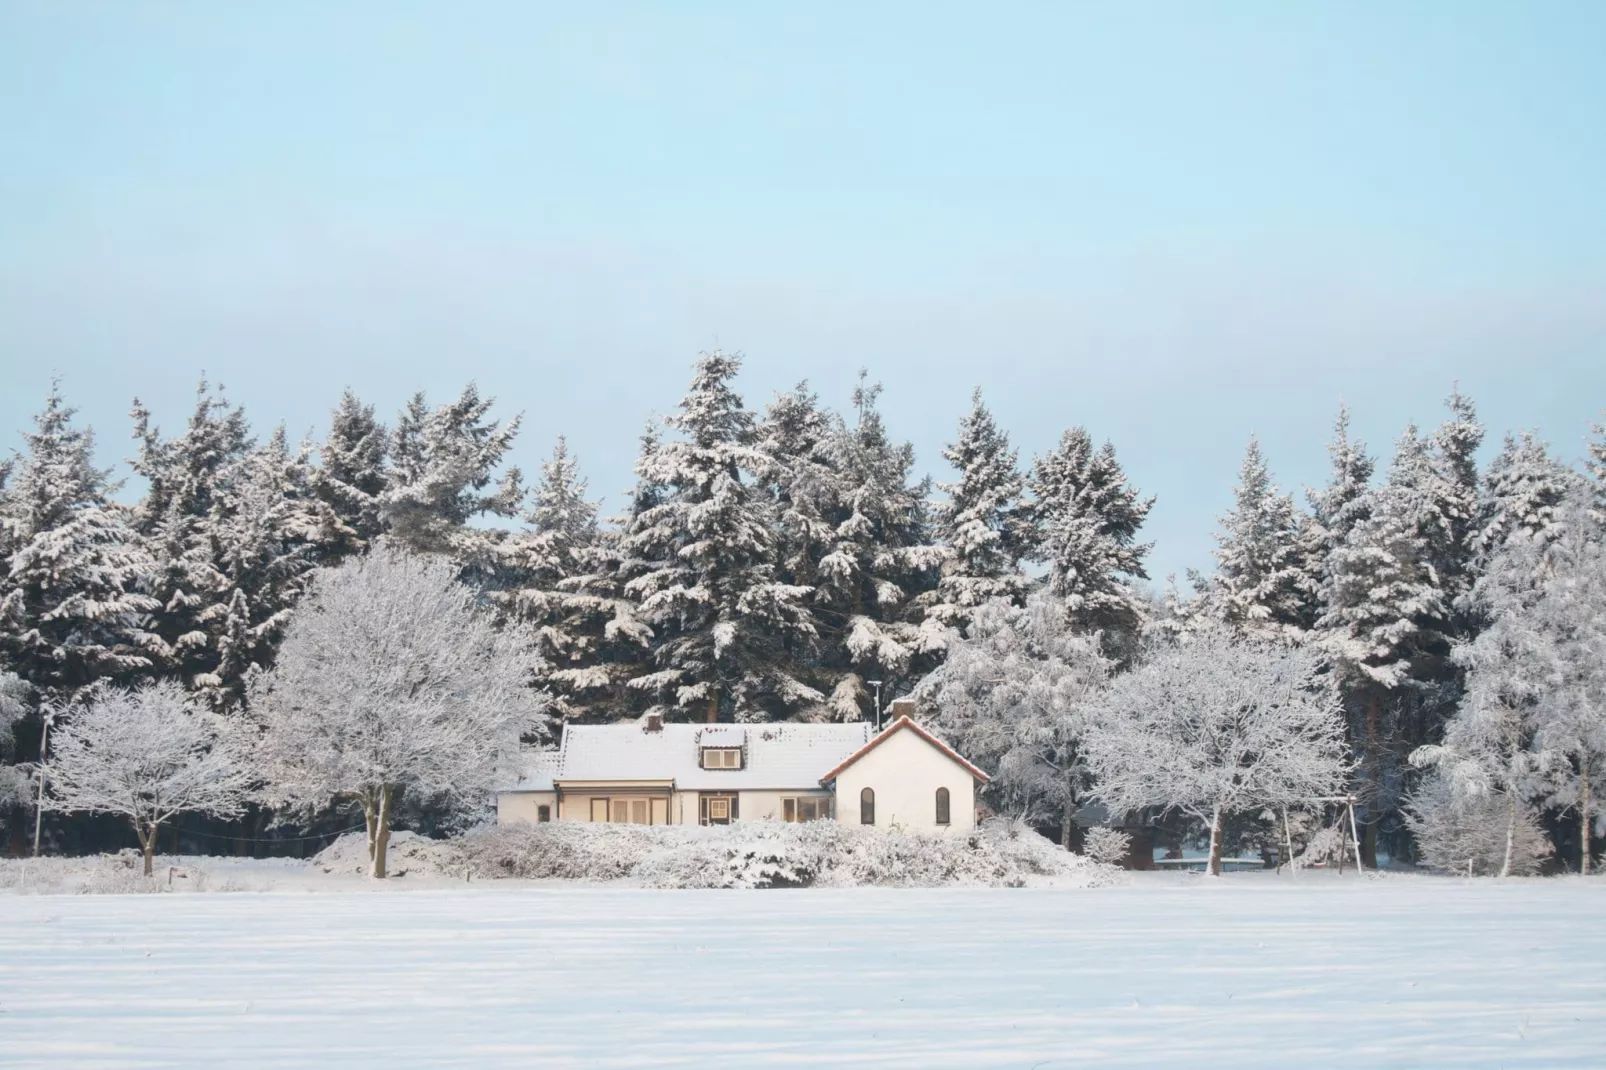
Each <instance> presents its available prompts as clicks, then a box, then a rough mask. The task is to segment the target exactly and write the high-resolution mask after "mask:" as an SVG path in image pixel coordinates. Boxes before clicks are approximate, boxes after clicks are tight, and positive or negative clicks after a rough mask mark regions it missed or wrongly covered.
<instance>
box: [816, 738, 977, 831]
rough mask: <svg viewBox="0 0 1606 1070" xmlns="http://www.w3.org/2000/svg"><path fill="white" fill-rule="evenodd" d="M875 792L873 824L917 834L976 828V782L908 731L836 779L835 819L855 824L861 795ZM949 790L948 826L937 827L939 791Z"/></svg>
mask: <svg viewBox="0 0 1606 1070" xmlns="http://www.w3.org/2000/svg"><path fill="white" fill-rule="evenodd" d="M865 788H871V789H873V790H874V791H875V823H876V824H877V825H879V826H881V827H883V828H886V827H888V826H890V825H893V824H898V825H902V826H903V827H904V828H907V829H916V830H919V831H921V832H937V831H943V830H945V829H946V830H947V831H952V832H958V833H965V832H969V831H970V830H971V829H973V828H975V827H976V781H975V778H974V777H973V776H972V775H971V773H970V770H968V769H966V768H965V767H964V766H962V765H960V764H959V763H958V762H956V761H954V760H953V759H952V758H950V757H949V756H948V755H946V754H944V753H943V752H942V751H941V750H939V749H938V748H936V747H934V746H932V745H931V744H930V743H927V742H926V741H925V740H924V739H922V738H921V737H920V735H919V733H917V732H914V731H911V730H910V729H908V728H905V729H902V730H900V731H898V732H895V733H893V734H892V735H890V736H888V737H887V738H886V739H885V740H884V741H883V742H882V743H881V744H880V745H879V746H877V747H876V748H875V749H874V750H872V751H870V753H868V754H866V755H865V756H864V757H862V758H860V759H859V760H858V761H856V762H854V763H853V764H852V765H850V766H848V767H847V768H846V769H844V770H843V771H842V772H841V773H840V774H839V775H838V776H837V780H836V819H837V821H839V822H841V823H842V824H844V825H857V824H858V823H859V793H860V792H861V791H862V790H863V789H865ZM938 788H947V789H948V815H949V822H950V823H949V824H948V825H947V826H942V825H938V824H937V789H938Z"/></svg>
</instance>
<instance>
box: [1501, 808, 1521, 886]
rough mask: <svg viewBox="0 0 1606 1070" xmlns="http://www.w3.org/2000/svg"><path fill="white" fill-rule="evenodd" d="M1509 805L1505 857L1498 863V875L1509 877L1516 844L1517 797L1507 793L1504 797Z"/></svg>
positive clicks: (1507, 809)
mask: <svg viewBox="0 0 1606 1070" xmlns="http://www.w3.org/2000/svg"><path fill="white" fill-rule="evenodd" d="M1506 797H1507V798H1508V799H1509V800H1510V804H1509V805H1508V806H1507V807H1506V857H1505V859H1504V860H1503V861H1502V862H1501V863H1500V875H1501V876H1502V877H1509V876H1511V855H1512V851H1513V849H1514V848H1515V846H1516V843H1517V796H1516V793H1515V792H1513V793H1509V794H1508V795H1507V796H1506Z"/></svg>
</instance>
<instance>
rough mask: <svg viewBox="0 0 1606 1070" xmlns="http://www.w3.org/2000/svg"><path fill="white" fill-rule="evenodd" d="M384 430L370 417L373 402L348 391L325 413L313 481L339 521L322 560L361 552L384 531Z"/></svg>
mask: <svg viewBox="0 0 1606 1070" xmlns="http://www.w3.org/2000/svg"><path fill="white" fill-rule="evenodd" d="M389 438H390V436H389V432H388V431H387V430H386V429H385V425H384V424H382V423H380V422H379V421H378V420H376V419H374V407H373V406H372V405H364V404H363V403H362V401H361V400H360V399H359V398H358V397H357V395H356V394H354V393H353V392H352V391H350V390H347V391H345V392H344V393H342V394H341V395H340V403H339V404H338V405H336V406H335V409H334V411H333V412H332V413H331V414H330V417H329V434H328V436H327V437H326V438H325V439H324V441H323V444H322V445H321V446H320V447H319V450H318V453H319V461H320V463H319V465H318V467H317V468H316V469H315V471H314V473H313V478H314V486H315V488H316V490H317V494H318V497H319V498H321V499H322V500H323V501H324V502H325V503H326V504H327V505H328V506H329V508H330V510H331V511H332V512H333V513H334V516H335V517H336V519H337V521H338V523H339V526H338V528H337V530H336V533H335V537H334V538H333V539H331V540H330V542H329V544H328V547H327V553H328V558H327V559H326V560H325V562H324V563H325V564H334V563H337V562H338V561H340V560H342V559H344V558H346V557H348V556H350V555H351V554H355V553H361V552H362V551H363V550H365V549H367V548H368V546H369V545H370V544H371V543H372V542H373V541H374V540H375V539H377V538H378V537H379V536H380V535H381V534H382V533H383V531H384V524H383V522H382V520H381V517H380V509H381V502H382V500H383V496H384V493H385V490H386V488H387V486H388V485H389V481H388V479H387V476H386V460H387V457H388V455H389V451H390V441H389Z"/></svg>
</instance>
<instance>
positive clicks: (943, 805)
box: [937, 788, 948, 825]
mask: <svg viewBox="0 0 1606 1070" xmlns="http://www.w3.org/2000/svg"><path fill="white" fill-rule="evenodd" d="M947 823H948V789H947V788H938V789H937V824H939V825H946V824H947Z"/></svg>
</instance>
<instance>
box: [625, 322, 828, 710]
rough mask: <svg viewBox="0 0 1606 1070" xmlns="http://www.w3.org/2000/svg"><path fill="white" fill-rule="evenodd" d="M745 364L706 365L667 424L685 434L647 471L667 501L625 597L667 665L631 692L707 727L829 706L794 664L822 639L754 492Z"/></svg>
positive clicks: (702, 360)
mask: <svg viewBox="0 0 1606 1070" xmlns="http://www.w3.org/2000/svg"><path fill="white" fill-rule="evenodd" d="M740 367H741V359H740V357H738V356H736V355H733V354H726V353H722V352H720V351H718V350H715V351H714V352H711V353H704V354H703V355H702V356H701V357H699V358H698V361H697V365H696V374H695V375H694V377H693V379H692V385H691V390H690V392H689V393H688V394H687V395H686V397H685V398H684V399H682V401H681V403H680V412H679V414H678V415H676V416H672V417H669V418H668V419H667V420H666V421H665V423H666V424H667V425H668V426H669V427H670V428H671V429H673V430H675V431H678V432H679V433H680V435H679V437H677V438H675V439H672V440H670V441H667V442H664V443H662V444H661V445H659V446H658V447H657V449H656V450H655V451H653V452H652V453H651V454H649V455H646V456H644V457H643V458H642V460H641V468H639V469H638V472H639V474H640V475H641V477H642V478H643V480H644V481H645V482H647V483H649V484H652V485H658V486H662V487H664V488H665V489H666V491H667V495H666V496H665V498H664V499H663V501H662V502H661V503H660V504H657V505H655V506H653V507H651V508H649V509H646V510H645V511H643V512H642V513H641V514H640V515H639V516H638V517H636V519H635V522H634V523H633V524H632V526H631V529H630V530H629V531H628V532H627V533H626V537H625V540H624V552H625V554H626V556H627V557H629V558H630V559H632V560H633V561H635V562H639V563H640V564H639V565H638V566H636V567H639V568H640V569H641V571H640V573H639V574H638V575H636V576H635V577H634V578H632V579H631V580H630V581H629V582H628V583H627V585H626V590H627V592H628V593H629V594H630V595H631V596H632V597H634V598H636V599H638V600H639V601H640V604H641V616H642V618H643V619H644V620H645V621H646V622H647V623H648V624H650V625H651V627H652V628H653V629H654V632H655V637H654V642H653V656H654V660H655V663H656V666H657V668H656V671H654V672H650V673H647V674H645V675H642V676H639V677H637V678H636V679H634V680H632V681H631V686H632V687H633V688H635V689H636V690H637V691H638V692H640V693H643V694H647V695H651V696H653V698H654V699H655V700H656V701H657V703H659V705H660V706H661V707H667V708H668V709H670V710H672V711H675V712H678V713H680V714H682V715H689V716H693V717H700V718H703V719H706V720H708V721H717V720H720V719H721V718H734V719H736V720H740V721H758V720H765V719H769V718H772V717H775V716H782V715H786V714H790V713H793V712H797V711H800V710H802V709H805V708H808V707H812V706H817V705H820V704H821V703H823V702H824V700H825V696H824V694H822V693H821V692H819V691H818V690H816V689H815V688H813V687H810V686H809V685H808V684H807V683H805V682H804V681H803V680H802V679H800V674H799V672H798V671H797V670H796V668H795V667H794V666H793V665H792V664H791V663H789V660H788V654H790V653H794V652H796V651H797V650H799V649H800V648H801V647H802V646H803V645H804V644H806V643H807V642H808V641H809V640H811V639H812V638H813V624H812V622H811V619H810V613H809V610H808V605H807V599H808V595H809V593H810V592H809V589H808V588H807V587H802V586H798V585H796V584H789V583H784V582H782V581H781V580H780V579H779V578H778V577H777V575H776V567H775V549H776V547H775V542H776V540H775V536H774V534H773V533H772V532H771V530H770V527H769V523H770V517H769V516H768V515H767V512H768V510H767V508H766V505H767V502H766V501H765V499H764V496H763V495H762V494H760V493H758V492H757V491H756V490H755V487H754V480H755V477H756V475H757V474H758V473H759V472H761V471H762V470H763V466H764V465H765V464H766V463H767V462H766V459H765V457H764V456H763V454H762V453H761V452H760V451H759V450H758V448H757V446H756V444H755V429H754V418H753V414H752V413H751V412H750V411H749V410H748V409H747V408H746V407H744V405H743V404H742V399H741V397H740V395H738V394H737V393H736V390H735V388H734V386H733V385H732V380H733V379H734V378H735V377H736V373H737V371H738V370H739V369H740Z"/></svg>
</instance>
